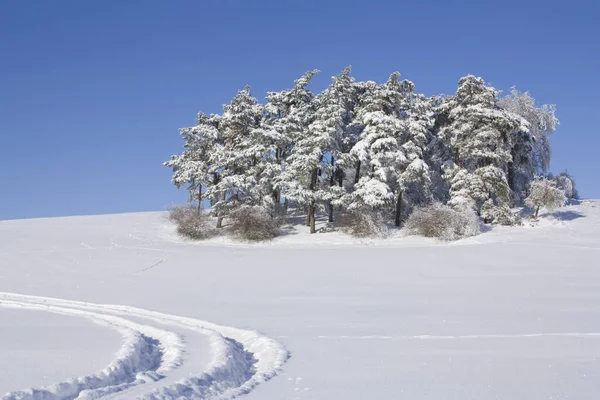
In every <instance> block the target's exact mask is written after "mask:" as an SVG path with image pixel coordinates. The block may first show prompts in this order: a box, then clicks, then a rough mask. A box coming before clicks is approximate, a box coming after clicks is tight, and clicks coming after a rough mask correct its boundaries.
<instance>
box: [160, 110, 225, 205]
mask: <svg viewBox="0 0 600 400" xmlns="http://www.w3.org/2000/svg"><path fill="white" fill-rule="evenodd" d="M197 121H198V124H197V125H195V126H192V127H188V128H182V129H180V135H181V136H182V138H183V140H184V143H185V144H184V148H185V150H184V151H183V153H182V154H180V155H176V156H172V157H171V160H169V161H167V162H165V163H164V165H165V166H167V167H170V168H172V169H173V178H172V181H173V183H174V184H175V186H177V188H180V187H182V186H185V185H187V189H188V190H189V192H190V201H197V202H198V210H200V208H201V207H202V199H203V189H208V188H209V187H212V186H213V185H215V184H216V183H218V180H219V179H218V177H219V170H218V163H217V162H216V161H217V159H218V158H219V150H220V148H219V146H218V144H217V143H218V141H219V139H220V133H219V130H218V129H217V126H218V117H217V116H210V117H208V116H207V115H205V114H204V113H199V114H198V120H197Z"/></svg>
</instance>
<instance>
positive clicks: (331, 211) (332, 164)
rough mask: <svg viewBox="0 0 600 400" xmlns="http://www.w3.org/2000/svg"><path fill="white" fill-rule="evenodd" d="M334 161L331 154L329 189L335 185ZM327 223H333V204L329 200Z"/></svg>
mask: <svg viewBox="0 0 600 400" xmlns="http://www.w3.org/2000/svg"><path fill="white" fill-rule="evenodd" d="M334 160H335V159H334V158H333V154H332V155H331V176H330V177H329V187H333V186H334V185H335V176H334V175H335V173H334V170H335V161H334ZM329 222H333V204H332V203H331V200H329Z"/></svg>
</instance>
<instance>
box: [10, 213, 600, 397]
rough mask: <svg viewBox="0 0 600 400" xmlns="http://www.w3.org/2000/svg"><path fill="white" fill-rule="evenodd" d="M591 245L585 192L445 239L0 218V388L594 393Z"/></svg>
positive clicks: (137, 217)
mask: <svg viewBox="0 0 600 400" xmlns="http://www.w3.org/2000/svg"><path fill="white" fill-rule="evenodd" d="M302 230H304V228H302ZM598 258H600V202H590V203H587V204H583V205H579V206H571V207H567V208H563V209H561V212H560V213H557V214H555V216H553V217H548V216H546V217H544V218H543V220H542V221H541V222H540V223H539V224H537V225H536V226H526V227H520V228H495V229H493V230H492V231H490V232H487V233H485V234H482V235H480V236H478V237H475V238H471V239H466V240H463V241H459V242H456V243H452V244H444V243H438V242H435V241H432V240H428V239H422V238H415V237H409V238H402V237H400V236H399V235H397V236H396V237H394V238H391V239H387V240H353V239H349V238H347V237H345V236H343V235H342V234H339V233H324V234H317V235H312V236H309V235H307V234H303V233H298V232H296V231H292V232H291V233H290V234H289V235H287V236H285V237H283V238H281V239H278V240H277V241H276V242H275V243H273V244H269V245H238V244H233V243H231V242H229V241H228V240H225V239H215V240H213V241H212V242H210V243H208V244H194V243H187V242H184V241H182V240H180V239H179V238H177V237H176V236H175V235H174V234H173V227H172V226H171V225H170V224H169V223H168V222H166V219H165V215H164V214H162V213H140V214H128V215H110V216H94V217H72V218H59V219H40V220H29V221H5V222H0V292H2V293H1V294H0V393H4V392H11V393H9V394H7V395H6V396H4V397H0V398H2V399H16V398H22V399H36V398H42V394H45V395H46V396H47V397H45V398H56V399H66V398H69V399H73V398H77V396H79V398H95V397H98V395H108V396H107V398H112V399H114V398H124V399H127V398H136V397H140V396H146V397H147V398H176V397H177V396H182V395H183V396H188V397H190V398H194V397H196V398H211V396H212V397H214V398H217V397H219V396H221V398H228V397H232V396H235V395H239V394H246V396H245V397H246V398H248V399H255V400H258V399H261V400H264V399H266V400H271V399H272V400H293V399H297V400H309V399H328V400H342V399H343V400H354V399H357V400H358V399H409V400H416V399H419V400H420V399H431V400H433V399H436V400H439V399H453V400H467V399H473V400H474V399H477V400H481V399H526V400H537V399H540V400H541V399H597V398H598V397H599V396H600V359H599V357H600V263H599V262H598ZM42 297H50V298H42ZM111 305H112V306H111ZM258 332H260V333H258ZM288 355H290V356H291V357H290V358H289V359H288ZM69 376H72V377H74V379H71V380H69V379H68V377H69ZM269 378H273V379H270V380H268V379H269ZM266 380H268V381H267V382H265V381H266ZM60 382H62V384H59V385H57V384H56V383H60ZM53 383H54V385H53ZM26 387H31V388H36V389H42V390H43V392H40V391H35V390H33V389H25V388H26ZM19 390H21V391H19ZM50 395H53V396H54V397H52V396H50Z"/></svg>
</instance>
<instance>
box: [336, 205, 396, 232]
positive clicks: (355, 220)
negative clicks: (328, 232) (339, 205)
mask: <svg viewBox="0 0 600 400" xmlns="http://www.w3.org/2000/svg"><path fill="white" fill-rule="evenodd" d="M340 225H341V226H342V227H343V229H344V230H345V231H346V232H348V233H349V234H350V235H352V236H354V237H358V238H365V237H384V236H386V235H387V234H388V228H387V226H386V225H385V223H384V221H383V218H382V217H381V214H379V213H377V212H370V211H367V210H361V211H359V210H355V211H350V212H347V213H343V214H342V215H341V216H340Z"/></svg>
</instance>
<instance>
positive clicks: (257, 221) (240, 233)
mask: <svg viewBox="0 0 600 400" xmlns="http://www.w3.org/2000/svg"><path fill="white" fill-rule="evenodd" d="M229 218H230V220H231V227H230V231H231V233H232V234H233V235H234V237H235V238H237V239H241V240H248V241H255V242H259V241H265V240H271V239H273V238H275V237H276V236H278V235H279V227H278V224H277V220H276V219H274V218H273V217H272V216H271V215H269V213H267V211H266V210H265V209H264V208H263V207H258V206H243V207H241V208H239V209H237V210H235V211H233V212H232V213H231V214H230V216H229Z"/></svg>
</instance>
